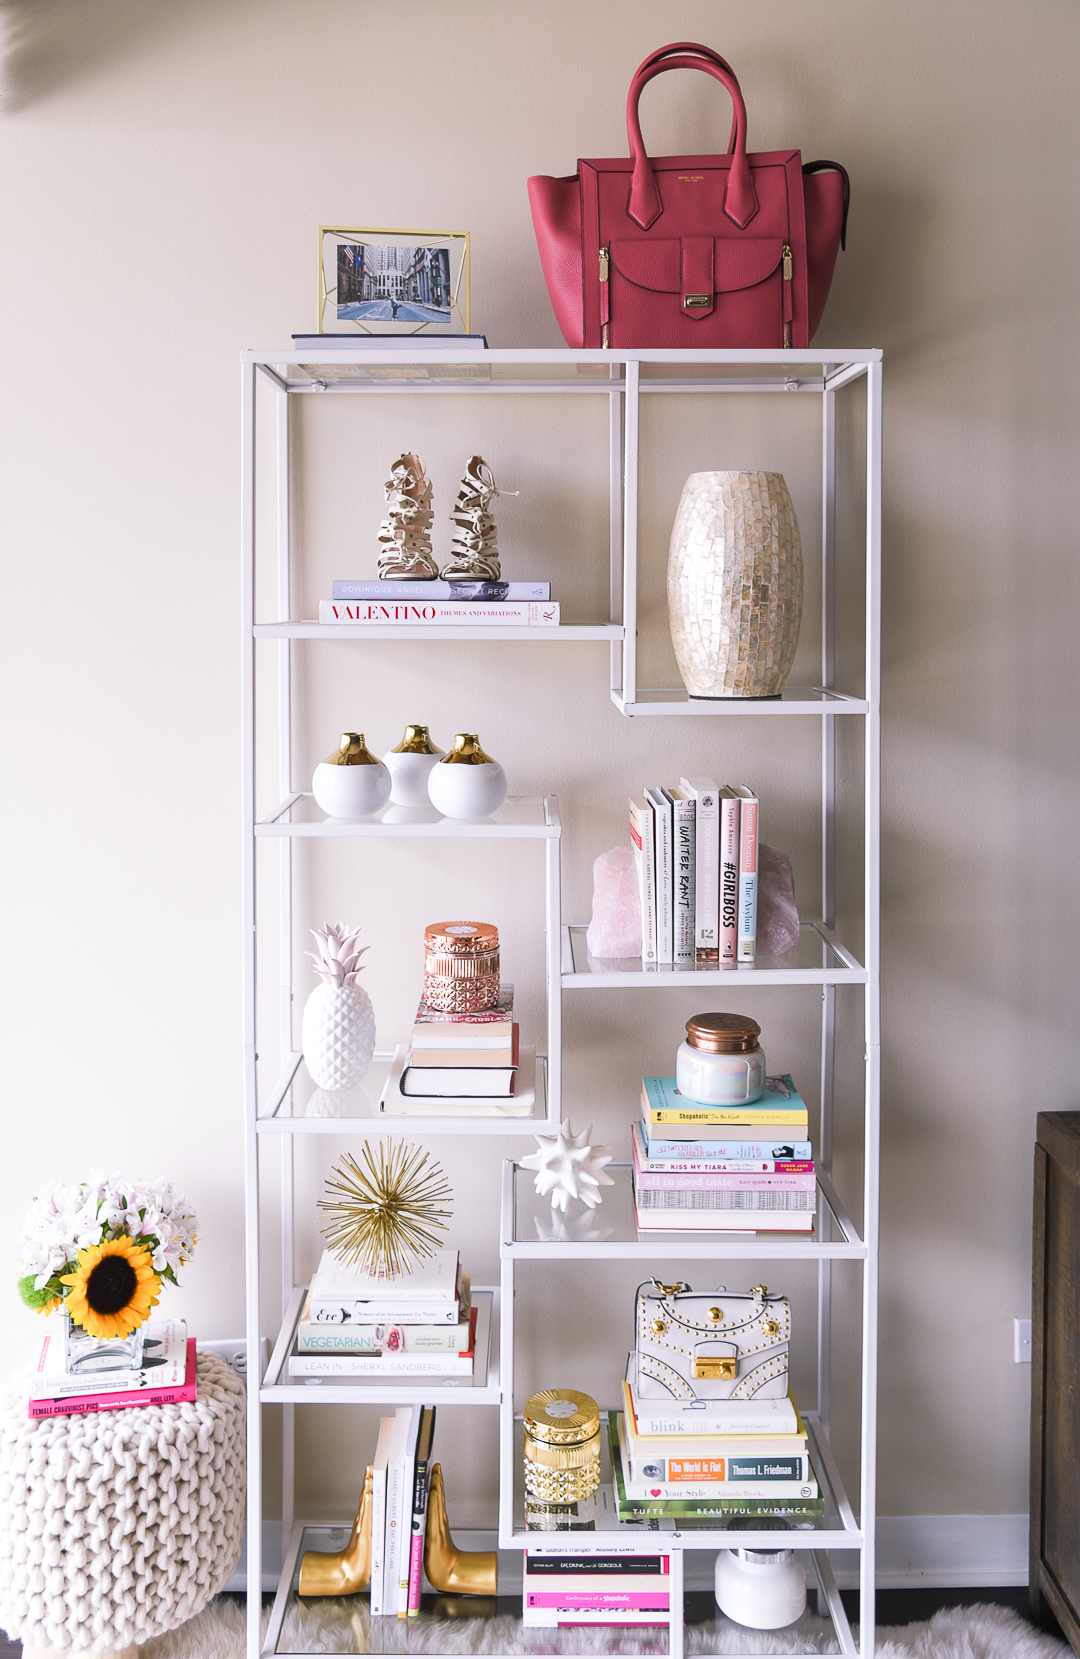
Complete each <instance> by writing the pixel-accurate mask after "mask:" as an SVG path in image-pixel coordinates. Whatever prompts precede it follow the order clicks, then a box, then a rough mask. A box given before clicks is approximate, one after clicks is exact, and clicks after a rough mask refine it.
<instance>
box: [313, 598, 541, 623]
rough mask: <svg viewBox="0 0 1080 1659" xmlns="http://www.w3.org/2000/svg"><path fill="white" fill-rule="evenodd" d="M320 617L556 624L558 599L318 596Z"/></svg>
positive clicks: (354, 620) (322, 620)
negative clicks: (488, 600)
mask: <svg viewBox="0 0 1080 1659" xmlns="http://www.w3.org/2000/svg"><path fill="white" fill-rule="evenodd" d="M319 621H320V623H322V624H323V625H324V626H329V627H334V626H336V625H339V624H348V625H350V626H352V627H356V626H357V625H359V626H360V627H371V628H386V627H394V626H395V625H397V624H399V623H402V622H408V623H421V624H424V623H429V624H431V625H432V626H435V627H440V628H441V627H446V626H449V627H457V626H458V625H459V624H460V626H462V627H463V628H476V627H484V626H487V625H490V626H491V627H492V628H557V627H558V626H559V602H558V600H557V599H550V600H541V601H534V600H521V601H516V600H513V599H503V600H499V601H498V602H497V603H495V604H491V605H488V604H484V603H483V602H482V601H477V600H453V599H416V600H413V601H411V602H410V601H409V600H407V599H383V600H377V599H356V600H348V599H320V600H319Z"/></svg>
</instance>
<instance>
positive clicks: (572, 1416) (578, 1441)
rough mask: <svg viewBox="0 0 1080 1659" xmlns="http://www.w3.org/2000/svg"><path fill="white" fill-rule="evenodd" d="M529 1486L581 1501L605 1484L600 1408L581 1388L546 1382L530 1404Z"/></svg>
mask: <svg viewBox="0 0 1080 1659" xmlns="http://www.w3.org/2000/svg"><path fill="white" fill-rule="evenodd" d="M524 1417H525V1490H526V1492H527V1493H528V1494H529V1496H530V1497H533V1498H540V1499H542V1500H543V1501H544V1502H546V1503H580V1502H581V1500H582V1499H584V1498H588V1497H590V1496H591V1495H592V1493H593V1492H595V1491H596V1489H597V1487H598V1486H599V1485H600V1408H599V1406H598V1405H597V1403H596V1401H595V1400H594V1399H592V1398H591V1396H590V1395H588V1394H581V1393H579V1392H578V1390H577V1389H576V1388H545V1389H542V1390H541V1392H540V1393H539V1394H534V1395H533V1396H532V1398H531V1399H530V1400H528V1401H527V1402H526V1405H525V1412H524Z"/></svg>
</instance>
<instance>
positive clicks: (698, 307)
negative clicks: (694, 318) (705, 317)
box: [682, 294, 712, 311]
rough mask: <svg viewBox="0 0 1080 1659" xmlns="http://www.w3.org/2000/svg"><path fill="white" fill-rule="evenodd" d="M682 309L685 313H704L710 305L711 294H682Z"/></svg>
mask: <svg viewBox="0 0 1080 1659" xmlns="http://www.w3.org/2000/svg"><path fill="white" fill-rule="evenodd" d="M682 302H683V308H684V310H686V311H704V310H706V309H707V307H708V306H710V305H711V304H712V295H711V294H684V295H683V297H682Z"/></svg>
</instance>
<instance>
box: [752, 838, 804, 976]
mask: <svg viewBox="0 0 1080 1659" xmlns="http://www.w3.org/2000/svg"><path fill="white" fill-rule="evenodd" d="M757 902H758V911H757V948H758V950H759V952H760V953H761V954H762V955H763V956H786V955H787V953H788V951H790V950H795V949H796V948H797V946H798V943H799V912H798V910H797V909H796V906H795V877H794V875H793V874H792V870H791V860H790V858H789V857H788V855H787V853H782V852H781V851H780V849H779V848H778V847H770V846H769V845H768V844H767V842H765V841H759V842H758V901H757Z"/></svg>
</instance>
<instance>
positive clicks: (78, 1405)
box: [28, 1336, 198, 1418]
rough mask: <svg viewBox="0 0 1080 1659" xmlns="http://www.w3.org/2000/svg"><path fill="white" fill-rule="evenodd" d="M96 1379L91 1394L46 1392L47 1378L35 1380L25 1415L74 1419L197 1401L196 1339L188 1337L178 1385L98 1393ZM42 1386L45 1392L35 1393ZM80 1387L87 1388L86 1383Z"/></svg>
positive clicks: (146, 1385)
mask: <svg viewBox="0 0 1080 1659" xmlns="http://www.w3.org/2000/svg"><path fill="white" fill-rule="evenodd" d="M97 1384H98V1379H96V1378H95V1380H94V1384H93V1392H92V1393H84V1394H69V1393H56V1394H53V1393H51V1392H50V1391H49V1379H48V1378H45V1377H35V1379H34V1382H33V1383H32V1384H31V1395H30V1399H29V1401H28V1414H29V1416H31V1417H34V1418H38V1417H74V1416H79V1415H86V1414H88V1413H90V1412H92V1411H121V1410H124V1409H126V1408H127V1407H129V1406H171V1405H181V1404H183V1402H184V1401H185V1400H194V1399H197V1398H198V1375H197V1358H196V1349H195V1338H194V1337H193V1336H189V1337H188V1338H187V1361H186V1370H185V1374H184V1379H183V1381H182V1382H179V1383H172V1384H164V1385H162V1384H159V1383H157V1382H154V1381H151V1382H148V1383H147V1384H145V1385H143V1386H141V1387H135V1388H130V1387H129V1388H112V1389H107V1390H104V1391H101V1390H99V1389H98V1386H97ZM41 1386H44V1387H45V1390H46V1391H45V1392H44V1393H37V1392H34V1390H35V1389H37V1388H38V1387H41ZM82 1387H83V1388H85V1387H86V1382H85V1380H84V1381H83V1383H82Z"/></svg>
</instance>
